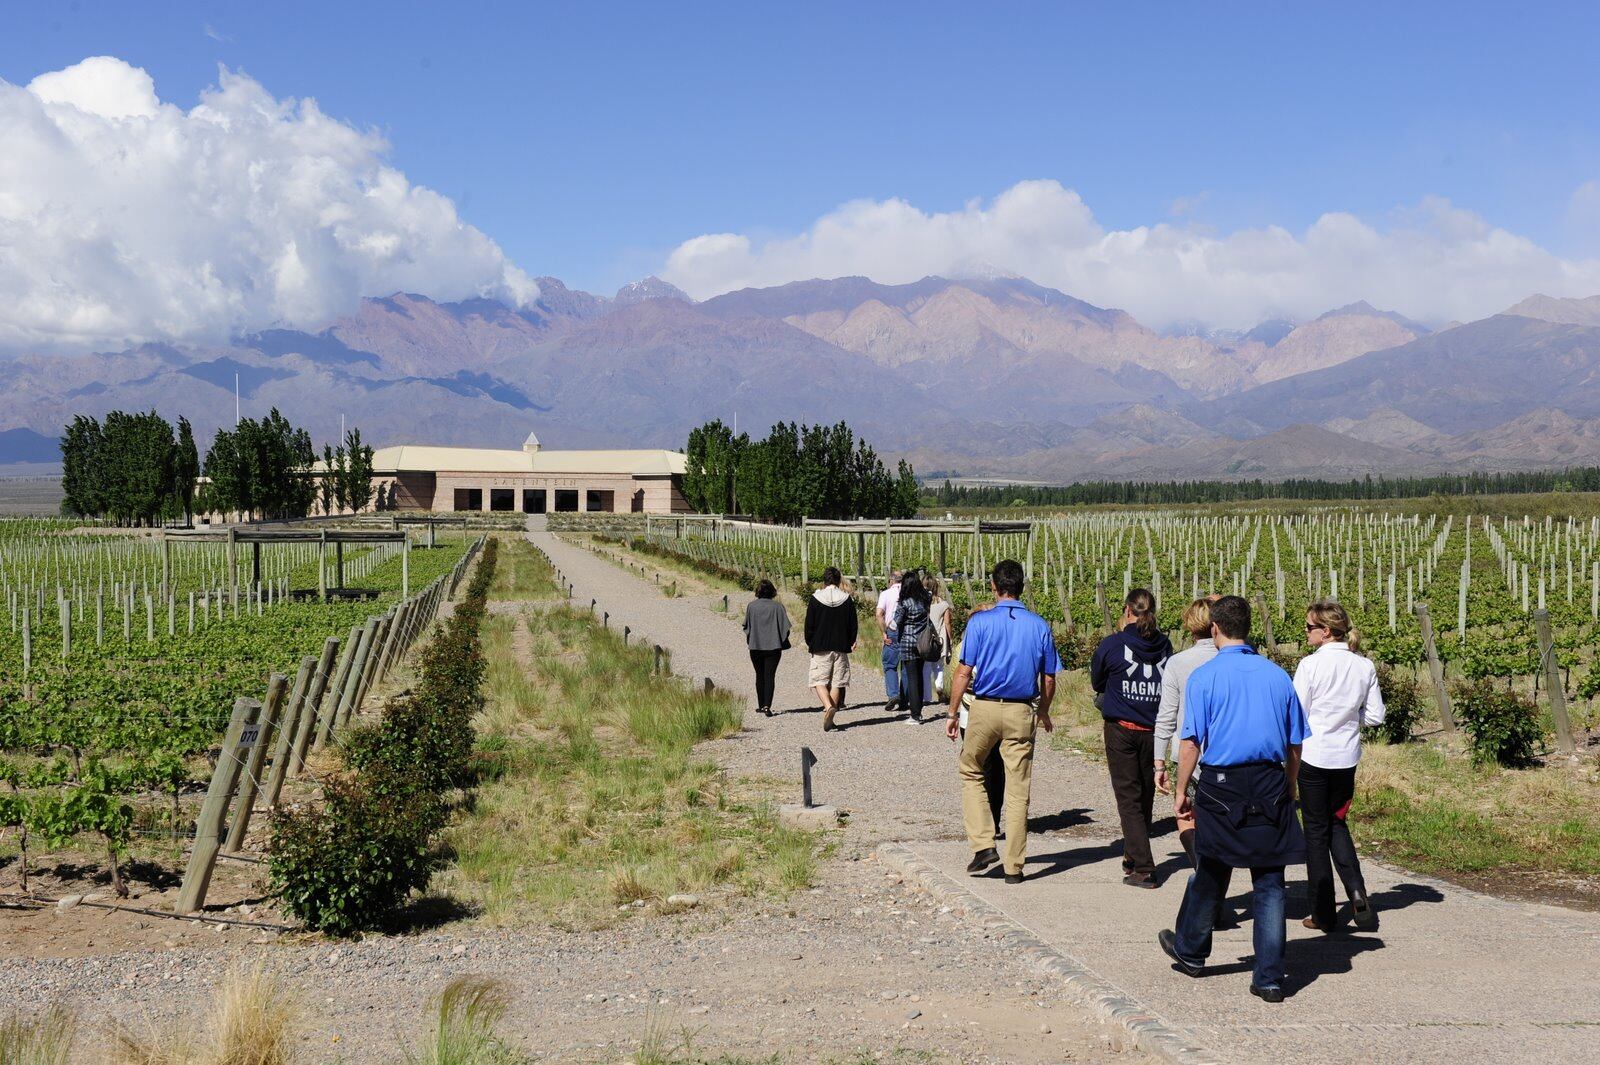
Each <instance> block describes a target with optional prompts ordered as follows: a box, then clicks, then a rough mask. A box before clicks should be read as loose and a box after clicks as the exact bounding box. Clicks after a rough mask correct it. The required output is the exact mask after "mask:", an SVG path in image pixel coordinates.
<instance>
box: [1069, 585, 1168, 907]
mask: <svg viewBox="0 0 1600 1065" xmlns="http://www.w3.org/2000/svg"><path fill="white" fill-rule="evenodd" d="M1171 656H1172V641H1171V640H1169V639H1167V634H1166V633H1164V632H1162V631H1161V626H1160V624H1159V623H1158V622H1157V621H1156V597H1155V596H1153V595H1151V594H1150V593H1149V591H1147V590H1146V589H1144V588H1135V589H1134V590H1133V591H1131V592H1129V593H1128V596H1127V598H1126V599H1125V600H1124V601H1123V604H1122V621H1121V623H1120V624H1119V625H1118V627H1117V631H1116V632H1113V633H1112V634H1111V635H1110V636H1107V637H1106V638H1105V639H1104V640H1101V641H1100V646H1099V647H1097V648H1096V649H1095V652H1094V660H1093V661H1092V662H1090V664H1089V685H1090V687H1092V688H1094V690H1095V691H1096V692H1097V693H1098V694H1099V698H1098V699H1097V700H1096V702H1097V703H1098V704H1099V706H1100V716H1101V717H1103V718H1105V741H1106V767H1107V768H1108V769H1109V770H1110V771H1111V792H1112V794H1113V795H1115V796H1116V800H1117V813H1118V815H1119V816H1120V817H1121V820H1122V874H1123V875H1122V882H1123V883H1124V884H1127V885H1129V886H1130V887H1141V888H1153V887H1155V886H1156V880H1155V873H1156V863H1155V858H1154V857H1153V856H1152V855H1151V853H1150V810H1151V808H1152V807H1153V806H1154V805H1155V798H1156V770H1155V742H1156V732H1155V729H1156V711H1157V709H1159V707H1160V705H1161V674H1162V672H1163V671H1164V670H1165V669H1166V667H1167V659H1168V658H1170V657H1171Z"/></svg>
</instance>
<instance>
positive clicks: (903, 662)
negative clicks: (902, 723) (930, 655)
mask: <svg viewBox="0 0 1600 1065" xmlns="http://www.w3.org/2000/svg"><path fill="white" fill-rule="evenodd" d="M925 694H926V693H925V692H923V690H922V660H921V659H919V658H917V656H916V655H908V654H906V653H905V652H903V651H902V652H901V653H900V708H901V709H902V710H908V711H910V712H911V716H912V717H920V716H921V715H922V703H923V696H924V695H925Z"/></svg>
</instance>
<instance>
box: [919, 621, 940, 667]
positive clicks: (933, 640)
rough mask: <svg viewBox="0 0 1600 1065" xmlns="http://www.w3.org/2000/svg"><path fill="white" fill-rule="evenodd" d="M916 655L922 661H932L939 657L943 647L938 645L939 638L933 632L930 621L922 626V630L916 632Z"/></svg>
mask: <svg viewBox="0 0 1600 1065" xmlns="http://www.w3.org/2000/svg"><path fill="white" fill-rule="evenodd" d="M916 649H917V657H918V658H920V659H921V660H922V661H924V662H932V661H934V660H935V659H937V658H939V657H941V656H942V655H943V653H944V649H943V648H942V647H940V646H939V638H938V637H937V636H935V635H934V634H933V624H932V623H931V622H930V623H928V624H925V625H923V626H922V631H921V632H919V633H917V643H916Z"/></svg>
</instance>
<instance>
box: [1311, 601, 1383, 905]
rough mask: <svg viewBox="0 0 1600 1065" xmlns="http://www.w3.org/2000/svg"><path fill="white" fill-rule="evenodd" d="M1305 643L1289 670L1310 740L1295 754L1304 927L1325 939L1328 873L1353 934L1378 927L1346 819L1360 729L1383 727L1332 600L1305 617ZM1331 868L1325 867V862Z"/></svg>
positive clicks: (1362, 664)
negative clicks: (1341, 895) (1337, 883)
mask: <svg viewBox="0 0 1600 1065" xmlns="http://www.w3.org/2000/svg"><path fill="white" fill-rule="evenodd" d="M1306 643H1307V644H1309V645H1310V646H1311V648H1312V653H1311V654H1309V655H1306V657H1305V658H1303V659H1301V660H1300V665H1299V667H1297V668H1296V669H1295V671H1294V689H1295V692H1296V693H1297V694H1298V695H1299V696H1300V704H1301V705H1302V706H1303V707H1305V712H1306V720H1307V721H1308V722H1309V723H1310V725H1311V735H1310V736H1308V737H1307V738H1306V741H1305V744H1304V746H1303V747H1302V748H1301V751H1300V813H1301V817H1302V819H1303V821H1304V823H1305V830H1306V880H1307V882H1308V887H1309V889H1310V893H1311V916H1310V917H1307V918H1306V919H1305V921H1304V922H1303V923H1304V924H1305V926H1306V927H1307V928H1315V929H1318V930H1320V931H1324V932H1330V931H1332V930H1333V929H1334V927H1335V924H1336V922H1337V920H1338V917H1337V913H1336V910H1335V908H1334V895H1333V869H1334V868H1337V869H1338V871H1339V879H1340V880H1341V881H1343V882H1344V890H1345V894H1346V895H1348V896H1349V897H1350V908H1351V911H1352V913H1353V915H1354V917H1355V923H1356V927H1358V928H1362V929H1365V930H1369V931H1370V930H1371V929H1374V928H1376V927H1377V926H1378V919H1377V915H1376V914H1374V913H1373V912H1372V903H1371V902H1370V901H1368V899H1367V886H1366V883H1365V881H1363V880H1362V879H1361V862H1360V860H1359V859H1357V858H1356V847H1355V844H1354V843H1353V842H1351V840H1350V829H1349V827H1348V826H1347V825H1346V824H1345V817H1346V815H1348V814H1349V812H1350V800H1351V798H1352V797H1353V796H1354V795H1355V787H1356V763H1357V762H1359V761H1360V760H1361V729H1362V728H1363V727H1366V726H1371V725H1379V724H1382V723H1383V695H1382V694H1381V693H1380V692H1379V691H1378V671H1377V668H1376V667H1375V666H1374V665H1373V664H1372V661H1371V659H1368V658H1366V657H1364V656H1362V655H1360V654H1357V653H1356V648H1357V647H1358V646H1359V644H1358V642H1357V638H1356V634H1355V633H1354V632H1353V631H1352V630H1351V627H1350V615H1349V613H1348V612H1346V610H1345V608H1344V607H1342V606H1340V605H1339V604H1338V603H1336V602H1333V601H1332V600H1328V599H1325V600H1323V601H1321V602H1317V603H1312V604H1311V608H1310V609H1309V610H1308V611H1306ZM1330 858H1331V859H1332V861H1331V868H1330V860H1329V859H1330Z"/></svg>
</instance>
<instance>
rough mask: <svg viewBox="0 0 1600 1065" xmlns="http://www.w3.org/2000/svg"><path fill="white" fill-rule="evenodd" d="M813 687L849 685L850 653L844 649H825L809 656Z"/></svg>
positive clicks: (846, 686)
mask: <svg viewBox="0 0 1600 1065" xmlns="http://www.w3.org/2000/svg"><path fill="white" fill-rule="evenodd" d="M810 684H811V686H812V687H813V688H817V687H822V686H827V687H829V688H848V687H849V686H850V655H849V653H848V652H846V651H825V652H823V653H822V654H820V655H812V656H811V680H810Z"/></svg>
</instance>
